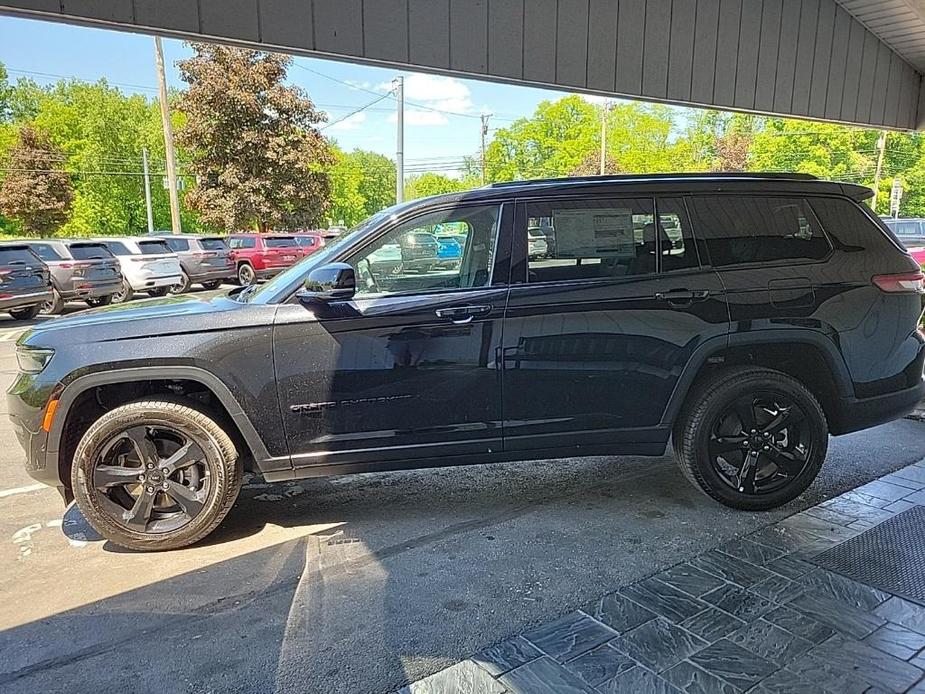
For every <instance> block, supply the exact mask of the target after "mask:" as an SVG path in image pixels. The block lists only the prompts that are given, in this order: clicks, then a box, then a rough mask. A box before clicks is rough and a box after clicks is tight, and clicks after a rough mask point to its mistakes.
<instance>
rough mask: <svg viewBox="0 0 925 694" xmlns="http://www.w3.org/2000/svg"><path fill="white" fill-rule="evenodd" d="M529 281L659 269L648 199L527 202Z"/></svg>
mask: <svg viewBox="0 0 925 694" xmlns="http://www.w3.org/2000/svg"><path fill="white" fill-rule="evenodd" d="M526 234H527V255H528V257H529V263H528V269H529V271H528V281H529V282H556V281H567V280H587V279H605V278H619V277H631V276H634V275H645V274H649V273H654V272H656V271H657V263H658V255H657V254H658V237H659V234H658V231H657V229H656V225H655V216H654V212H653V206H652V201H651V200H649V199H638V200H637V199H599V200H581V201H551V202H531V203H527V229H526Z"/></svg>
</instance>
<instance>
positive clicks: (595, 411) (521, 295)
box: [503, 197, 728, 453]
mask: <svg viewBox="0 0 925 694" xmlns="http://www.w3.org/2000/svg"><path fill="white" fill-rule="evenodd" d="M516 218H517V223H516V227H515V235H514V244H513V254H514V255H513V258H512V267H513V270H512V277H511V289H510V297H509V300H508V308H507V314H506V318H505V326H504V357H503V359H504V390H503V392H504V399H503V411H504V430H505V450H507V451H515V450H530V449H533V450H535V449H544V448H550V449H553V448H555V449H562V448H572V449H575V451H576V452H578V451H580V450H581V448H582V447H589V446H601V445H610V444H615V443H622V444H624V445H622V446H620V447H619V450H622V451H624V452H632V451H637V452H640V453H642V452H651V450H650V449H652V448H658V446H660V445H664V442H665V441H667V438H668V433H669V430H668V427H667V426H665V425H662V423H661V420H662V418H663V415H664V413H665V410H666V406H667V404H668V401H669V398H670V397H671V394H672V392H673V391H674V388H675V386H676V385H677V383H678V379H679V377H680V375H681V372H682V370H683V369H684V367H685V365H686V364H687V362H688V360H689V359H690V357H691V355H692V353H693V351H694V350H695V349H696V348H697V347H698V346H699V345H701V344H702V343H703V342H704V341H705V340H708V339H710V338H713V337H719V338H720V339H724V336H725V335H726V333H727V331H728V312H727V308H726V304H725V299H724V296H723V288H722V285H721V284H720V281H719V278H718V277H717V275H716V274H715V273H714V272H713V271H712V270H709V269H706V268H702V267H701V265H700V261H699V256H698V251H697V246H696V244H695V243H694V241H693V239H692V235H691V232H690V224H689V221H688V217H687V212H686V208H685V205H684V202H683V201H682V200H677V199H662V200H659V201H658V212H657V213H656V210H655V201H654V200H652V199H649V198H643V199H625V198H611V199H602V198H601V197H595V198H589V199H587V200H575V199H568V200H559V201H557V200H551V201H550V200H538V201H534V202H522V203H519V204H518V211H517V217H516ZM656 219H657V220H658V221H657V222H656ZM537 230H541V231H542V234H543V235H544V236H545V237H546V240H547V243H546V244H545V250H543V249H542V248H539V247H538V246H537V245H533V246H532V250H531V243H530V237H531V235H532V236H536V235H538V234H537ZM616 449H617V448H616V447H615V450H616Z"/></svg>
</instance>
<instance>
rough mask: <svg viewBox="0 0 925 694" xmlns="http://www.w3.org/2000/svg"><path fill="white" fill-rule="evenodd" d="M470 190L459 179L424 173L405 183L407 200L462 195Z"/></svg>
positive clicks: (410, 177) (410, 178)
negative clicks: (448, 194) (449, 194)
mask: <svg viewBox="0 0 925 694" xmlns="http://www.w3.org/2000/svg"><path fill="white" fill-rule="evenodd" d="M468 189H469V186H467V185H466V184H465V183H463V182H462V181H460V180H458V179H455V178H450V177H449V176H444V175H443V174H438V173H423V174H420V175H417V176H409V177H408V180H407V181H405V199H406V200H417V199H418V198H426V197H429V196H431V195H442V194H444V193H461V192H463V191H465V190H468Z"/></svg>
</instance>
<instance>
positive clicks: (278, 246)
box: [228, 233, 304, 286]
mask: <svg viewBox="0 0 925 694" xmlns="http://www.w3.org/2000/svg"><path fill="white" fill-rule="evenodd" d="M228 247H229V248H231V258H232V260H234V263H235V266H236V267H237V273H238V282H239V283H240V284H241V285H243V286H247V285H249V284H254V282H256V281H257V280H265V279H269V278H271V277H273V276H274V275H276V274H278V273H280V272H281V271H283V270H285V269H286V268H287V267H289V266H290V265H292V264H294V263H295V262H296V261H298V260H301V259H302V258H303V257H304V254H303V251H302V248H301V247H300V246H299V244H298V243H297V242H296V239H295V237H294V236H292V235H289V234H257V233H242V234H229V236H228Z"/></svg>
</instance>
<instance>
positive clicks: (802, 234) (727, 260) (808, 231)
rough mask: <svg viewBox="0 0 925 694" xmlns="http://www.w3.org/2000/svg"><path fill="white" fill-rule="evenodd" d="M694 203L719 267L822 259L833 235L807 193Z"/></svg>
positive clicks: (714, 198)
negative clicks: (829, 235)
mask: <svg viewBox="0 0 925 694" xmlns="http://www.w3.org/2000/svg"><path fill="white" fill-rule="evenodd" d="M690 205H691V214H693V216H694V220H695V222H696V224H697V232H698V235H699V236H701V237H702V238H703V239H704V240H705V242H706V246H707V249H708V251H709V254H710V260H711V261H712V263H713V265H715V266H717V267H724V266H727V265H738V264H744V263H768V262H776V261H781V260H797V261H799V260H819V259H821V258H824V257H825V256H826V255H827V254H828V253H829V250H830V246H829V242H828V239H826V238H825V235H824V234H823V233H822V230H821V229H820V228H819V224H818V223H817V222H816V219H815V217H814V216H813V214H812V212H810V210H809V208H808V205H807V203H806V201H805V200H803V199H801V198H778V197H758V196H744V195H742V196H740V195H717V196H710V197H699V196H698V197H692V198H690Z"/></svg>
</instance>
